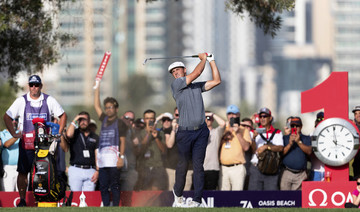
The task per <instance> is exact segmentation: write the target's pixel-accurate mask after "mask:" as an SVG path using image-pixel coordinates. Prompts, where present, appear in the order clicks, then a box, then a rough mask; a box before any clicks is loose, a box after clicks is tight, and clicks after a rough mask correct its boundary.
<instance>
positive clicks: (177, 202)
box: [172, 190, 186, 208]
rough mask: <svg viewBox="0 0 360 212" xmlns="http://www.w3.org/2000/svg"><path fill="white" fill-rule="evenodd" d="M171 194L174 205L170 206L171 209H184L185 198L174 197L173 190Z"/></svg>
mask: <svg viewBox="0 0 360 212" xmlns="http://www.w3.org/2000/svg"><path fill="white" fill-rule="evenodd" d="M173 194H174V203H173V204H172V207H173V208H184V207H186V204H185V201H186V200H185V198H184V197H183V196H181V197H178V196H176V194H175V192H174V190H173Z"/></svg>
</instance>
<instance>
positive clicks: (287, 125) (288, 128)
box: [283, 116, 293, 135]
mask: <svg viewBox="0 0 360 212" xmlns="http://www.w3.org/2000/svg"><path fill="white" fill-rule="evenodd" d="M292 118H293V117H292V116H290V117H288V118H287V119H286V123H285V126H284V133H283V135H290V133H291V126H290V122H291V119H292Z"/></svg>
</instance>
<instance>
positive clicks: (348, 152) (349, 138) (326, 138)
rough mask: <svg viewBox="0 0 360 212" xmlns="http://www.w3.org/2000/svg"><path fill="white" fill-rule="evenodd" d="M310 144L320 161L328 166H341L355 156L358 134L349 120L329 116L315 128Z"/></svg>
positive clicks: (357, 146)
mask: <svg viewBox="0 0 360 212" xmlns="http://www.w3.org/2000/svg"><path fill="white" fill-rule="evenodd" d="M311 145H312V148H313V151H314V153H315V155H316V157H317V158H318V159H319V160H320V161H322V162H323V163H325V164H326V165H330V166H341V165H344V164H346V163H348V162H349V161H350V160H351V159H353V157H355V155H356V153H357V151H358V148H359V134H358V133H357V130H356V128H355V127H354V125H352V124H351V123H350V122H349V121H347V120H345V119H342V118H329V119H326V120H324V121H322V122H321V123H320V124H319V125H318V126H317V127H316V128H315V131H314V134H313V135H312V136H311Z"/></svg>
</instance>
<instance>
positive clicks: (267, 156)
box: [257, 129, 281, 175]
mask: <svg viewBox="0 0 360 212" xmlns="http://www.w3.org/2000/svg"><path fill="white" fill-rule="evenodd" d="M277 131H278V129H275V130H274V132H273V133H272V135H271V136H270V139H269V140H266V138H265V137H264V136H263V135H262V134H260V136H261V138H262V139H264V140H265V141H266V142H267V144H269V143H270V141H271V140H272V139H273V138H274V136H275V133H276V132H277ZM257 157H258V159H259V162H258V164H257V167H258V169H259V171H260V172H261V173H263V174H268V175H272V174H276V173H278V171H279V167H280V160H281V157H280V153H279V152H273V151H271V150H269V149H266V150H265V151H263V152H262V153H260V154H258V156H257Z"/></svg>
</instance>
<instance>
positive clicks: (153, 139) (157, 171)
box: [140, 109, 168, 190]
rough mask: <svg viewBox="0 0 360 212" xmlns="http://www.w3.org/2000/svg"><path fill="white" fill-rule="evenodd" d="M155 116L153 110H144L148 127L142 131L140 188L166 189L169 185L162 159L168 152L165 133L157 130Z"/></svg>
mask: <svg viewBox="0 0 360 212" xmlns="http://www.w3.org/2000/svg"><path fill="white" fill-rule="evenodd" d="M155 116H156V113H155V111H153V110H150V109H149V110H146V111H145V112H144V122H145V124H146V127H145V130H143V131H142V136H141V139H142V140H141V151H140V158H141V160H142V166H141V167H142V171H143V173H142V179H141V182H140V185H141V186H140V188H141V189H143V190H166V189H167V185H168V180H167V178H168V177H167V174H166V171H165V168H164V164H163V160H162V157H163V156H164V155H165V153H166V146H165V139H164V133H163V132H161V131H157V130H156V128H155Z"/></svg>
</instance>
